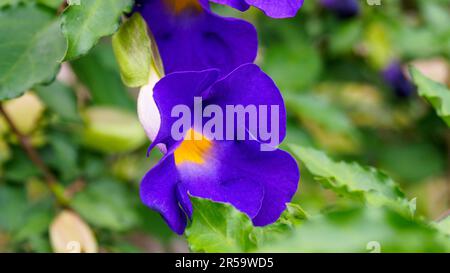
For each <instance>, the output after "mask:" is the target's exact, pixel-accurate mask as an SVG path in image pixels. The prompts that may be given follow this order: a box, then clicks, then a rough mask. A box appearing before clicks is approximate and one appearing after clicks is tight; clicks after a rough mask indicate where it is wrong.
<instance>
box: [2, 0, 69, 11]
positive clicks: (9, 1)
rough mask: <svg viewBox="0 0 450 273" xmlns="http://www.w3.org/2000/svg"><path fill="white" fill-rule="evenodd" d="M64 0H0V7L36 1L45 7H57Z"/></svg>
mask: <svg viewBox="0 0 450 273" xmlns="http://www.w3.org/2000/svg"><path fill="white" fill-rule="evenodd" d="M63 1H64V0H0V8H1V7H4V6H14V5H17V4H19V3H30V2H36V3H39V4H42V5H45V6H47V7H50V8H53V9H57V8H58V7H60V6H61V4H62V3H63Z"/></svg>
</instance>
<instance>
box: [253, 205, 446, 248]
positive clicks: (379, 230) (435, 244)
mask: <svg viewBox="0 0 450 273" xmlns="http://www.w3.org/2000/svg"><path fill="white" fill-rule="evenodd" d="M259 251H261V252H333V253H334V252H345V253H347V252H366V253H369V252H389V253H391V252H448V251H450V237H448V236H445V235H444V234H442V233H440V232H438V231H437V230H436V229H435V228H433V227H431V226H430V225H427V224H426V223H423V222H420V221H415V220H411V219H410V218H408V217H404V216H403V215H402V214H399V213H397V212H396V211H394V210H390V209H387V208H359V209H351V210H342V211H335V212H331V213H328V214H325V215H320V216H318V217H315V218H312V219H310V220H309V221H306V222H304V223H303V224H302V225H301V226H299V227H298V228H296V230H295V232H293V233H292V234H288V235H287V236H286V237H285V238H284V239H283V240H279V241H278V242H275V243H274V242H271V243H270V244H266V245H264V246H262V247H261V249H259Z"/></svg>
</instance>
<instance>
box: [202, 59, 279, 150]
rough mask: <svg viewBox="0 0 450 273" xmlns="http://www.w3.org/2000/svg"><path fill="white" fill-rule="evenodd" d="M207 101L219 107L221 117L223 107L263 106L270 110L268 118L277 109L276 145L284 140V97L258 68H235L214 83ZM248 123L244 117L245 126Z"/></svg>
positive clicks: (247, 65) (254, 66) (248, 66)
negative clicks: (274, 108) (277, 141)
mask: <svg viewBox="0 0 450 273" xmlns="http://www.w3.org/2000/svg"><path fill="white" fill-rule="evenodd" d="M206 98H207V103H209V104H216V105H219V106H220V107H221V108H222V109H223V110H224V113H225V109H226V105H243V106H248V105H255V106H256V107H258V108H259V106H261V105H266V106H269V107H268V112H267V114H270V111H271V110H270V108H271V107H273V106H278V109H279V119H278V120H277V121H274V122H277V123H278V125H279V131H278V136H279V143H281V142H282V141H283V139H284V138H285V136H286V108H285V105H284V101H283V97H282V96H281V93H280V90H279V89H278V88H277V86H276V85H275V83H274V81H273V80H272V79H271V78H270V77H269V76H267V74H265V73H264V72H263V71H262V70H261V69H260V68H259V67H258V66H257V65H254V64H245V65H242V66H240V67H238V68H237V69H236V70H234V71H233V72H231V73H230V74H229V75H227V76H226V77H225V78H223V79H221V80H219V81H218V82H217V83H215V84H214V86H213V87H211V89H210V90H209V94H208V95H206ZM259 114H261V113H260V112H259V109H258V116H259ZM266 116H267V115H266ZM269 117H270V115H269ZM259 120H260V119H259ZM267 121H268V129H269V131H270V130H271V129H272V128H271V126H270V124H272V123H271V119H270V118H268V119H267ZM248 122H249V121H248V117H247V121H246V124H247V125H248ZM255 137H257V139H258V141H260V142H266V141H265V140H262V139H261V137H260V136H259V135H256V134H255ZM247 139H248V138H247ZM279 143H277V144H276V145H278V144H279Z"/></svg>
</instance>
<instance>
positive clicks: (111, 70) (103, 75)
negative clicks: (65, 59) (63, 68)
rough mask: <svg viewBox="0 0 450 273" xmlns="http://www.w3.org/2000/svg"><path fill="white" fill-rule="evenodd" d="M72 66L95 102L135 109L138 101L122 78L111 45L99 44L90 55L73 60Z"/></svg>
mask: <svg viewBox="0 0 450 273" xmlns="http://www.w3.org/2000/svg"><path fill="white" fill-rule="evenodd" d="M71 66H72V69H73V71H74V72H75V74H76V75H77V77H78V79H79V80H80V81H81V82H82V83H83V84H84V85H85V86H86V87H87V88H88V89H89V91H90V94H91V96H92V102H93V103H94V104H98V105H108V106H120V107H122V108H126V109H129V110H133V111H134V109H135V108H136V102H135V101H134V100H133V99H132V98H131V97H130V95H129V94H128V90H127V89H126V88H125V86H124V85H123V83H122V81H121V79H120V74H119V69H118V66H117V63H116V62H115V58H114V52H113V50H112V48H111V46H110V45H107V44H99V45H98V46H96V47H95V48H94V49H93V50H92V51H91V52H90V53H89V55H87V56H84V57H83V58H80V59H78V60H76V61H73V62H71Z"/></svg>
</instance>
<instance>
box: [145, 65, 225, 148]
mask: <svg viewBox="0 0 450 273" xmlns="http://www.w3.org/2000/svg"><path fill="white" fill-rule="evenodd" d="M218 77H219V72H218V70H215V69H210V70H205V71H200V72H176V73H172V74H169V75H167V76H166V77H164V78H163V79H162V80H160V81H159V82H158V83H157V84H156V85H155V88H154V90H153V91H154V94H153V98H154V99H155V102H156V105H157V106H158V109H159V113H160V115H161V126H160V129H159V132H158V134H157V136H156V138H155V140H154V141H153V143H152V145H151V146H150V148H149V149H152V148H153V147H154V146H155V145H156V144H160V143H164V144H165V145H166V146H167V149H170V148H171V147H172V146H174V144H176V143H177V141H176V140H174V139H173V137H172V135H171V130H172V125H173V123H174V122H176V121H177V120H178V118H176V117H175V118H174V117H172V115H171V113H172V110H173V108H174V107H175V106H177V105H185V106H187V107H189V109H190V110H191V113H193V112H194V111H193V110H192V109H193V107H194V97H196V96H201V95H202V93H203V92H204V91H205V90H206V89H208V88H210V86H211V85H212V84H213V83H214V82H215V81H216V80H217V78H218Z"/></svg>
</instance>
